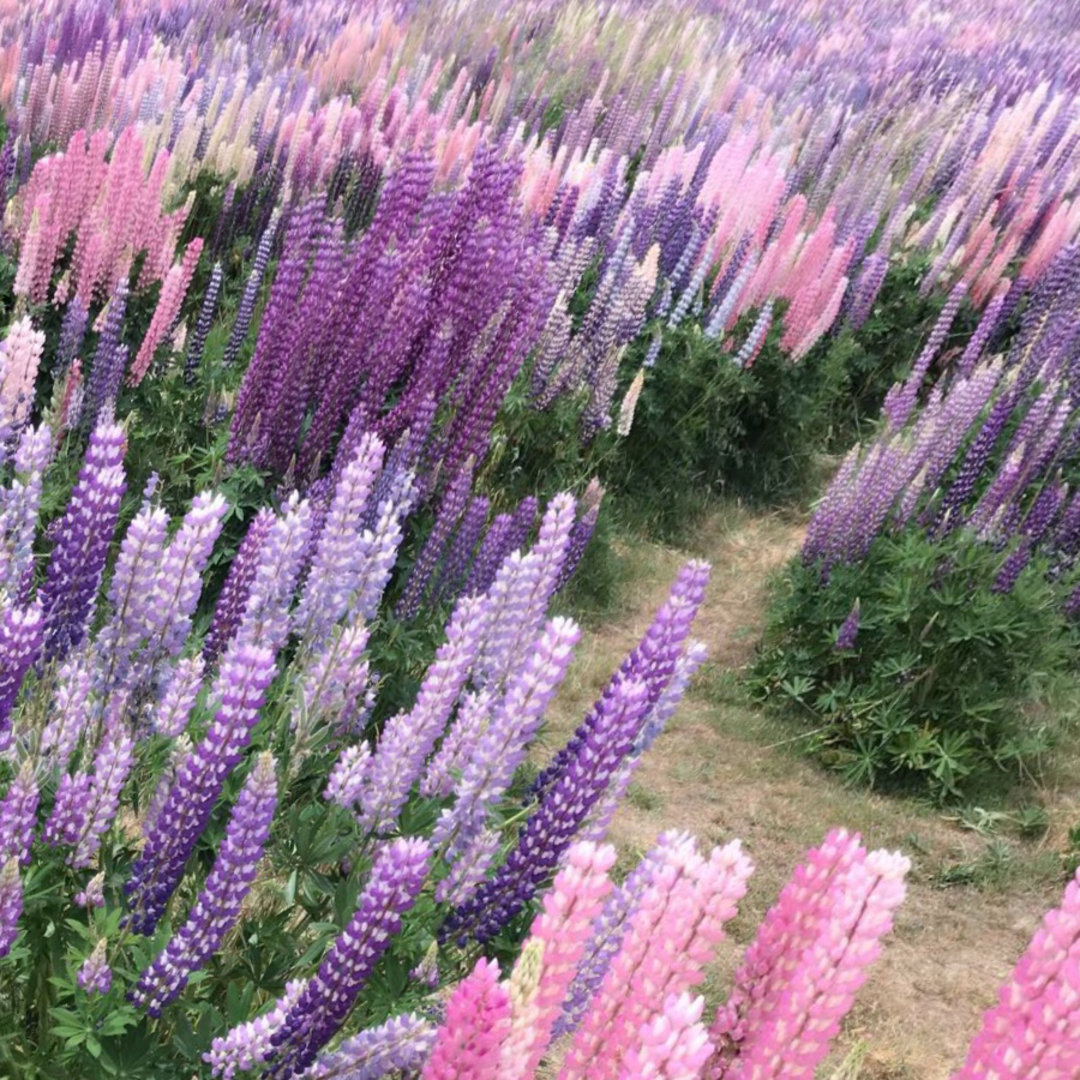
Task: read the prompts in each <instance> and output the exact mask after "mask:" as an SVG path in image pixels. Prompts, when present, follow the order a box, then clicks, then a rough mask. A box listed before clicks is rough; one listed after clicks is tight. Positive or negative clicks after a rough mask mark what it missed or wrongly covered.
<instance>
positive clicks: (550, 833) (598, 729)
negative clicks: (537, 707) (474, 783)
mask: <svg viewBox="0 0 1080 1080" xmlns="http://www.w3.org/2000/svg"><path fill="white" fill-rule="evenodd" d="M648 710H649V684H648V682H646V681H645V680H644V679H641V680H638V679H633V678H627V679H625V680H624V681H622V682H621V683H620V684H619V686H618V689H617V691H616V692H615V694H613V695H612V696H611V697H610V698H608V699H606V700H605V701H604V703H603V708H602V710H601V713H600V718H599V720H598V721H597V723H596V724H594V725H593V727H592V729H591V730H590V732H589V735H588V738H587V739H586V740H585V741H584V742H583V743H582V744H580V745H579V746H578V748H577V750H576V752H575V753H574V755H573V756H572V757H571V758H570V759H569V760H568V761H567V762H566V763H565V766H564V767H563V769H562V770H561V772H560V774H559V777H558V779H557V780H555V782H554V783H553V784H551V786H550V787H548V788H547V789H545V791H544V793H543V795H542V796H541V799H540V805H539V806H538V807H537V809H536V812H535V813H534V814H533V815H532V816H531V817H530V818H529V820H528V821H527V822H526V823H525V826H524V828H523V829H522V830H521V832H520V833H519V835H518V842H517V845H516V846H515V847H514V849H513V850H512V851H511V852H510V855H509V856H508V857H507V860H506V862H505V863H503V865H502V866H501V867H500V868H499V869H498V871H497V872H496V874H495V876H494V877H492V878H489V879H487V880H486V881H484V882H483V883H482V884H481V885H480V887H479V888H478V889H477V890H476V892H475V894H474V895H473V896H472V897H471V898H470V899H469V900H467V901H466V902H465V903H464V904H462V905H461V906H460V907H458V908H457V909H456V910H455V911H454V912H453V913H452V914H451V915H450V916H449V918H448V919H447V920H446V923H445V924H444V925H443V927H442V929H441V931H440V935H441V937H442V938H443V939H444V940H446V939H452V940H455V941H459V942H461V941H465V940H466V939H467V938H469V937H474V938H475V939H476V940H477V941H480V942H486V941H490V940H491V939H492V938H493V937H495V936H496V935H497V934H498V933H499V931H500V930H501V929H502V928H503V927H504V926H506V924H507V923H508V922H510V920H511V919H513V918H514V917H515V916H516V915H518V914H519V913H520V912H521V911H522V910H523V909H524V908H525V905H526V904H528V903H529V901H530V900H532V898H533V896H535V894H536V892H537V890H538V889H539V888H540V887H541V886H542V885H543V883H544V882H545V881H546V880H547V879H548V877H550V875H551V874H552V872H553V871H554V870H555V868H556V867H557V866H558V864H559V861H560V859H561V858H562V856H563V853H564V852H565V851H566V849H567V848H568V847H569V846H570V844H571V843H572V842H573V840H574V837H575V835H576V834H577V832H578V830H579V829H580V828H581V826H582V825H583V824H584V822H585V821H586V819H587V818H588V816H589V812H590V811H591V810H592V808H593V806H594V805H595V804H596V802H597V800H598V799H599V798H600V797H601V796H602V795H603V793H604V790H605V789H606V788H607V786H608V783H609V782H610V781H611V779H612V777H613V776H614V775H615V773H616V771H617V770H618V768H619V765H620V764H621V763H622V761H623V759H624V758H625V757H626V755H627V754H628V753H630V751H631V750H632V749H633V746H634V740H635V738H636V737H637V734H638V731H639V729H640V727H641V722H642V720H643V719H644V717H645V714H646V713H647V712H648Z"/></svg>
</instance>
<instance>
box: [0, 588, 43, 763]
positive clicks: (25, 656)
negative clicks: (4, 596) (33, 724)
mask: <svg viewBox="0 0 1080 1080" xmlns="http://www.w3.org/2000/svg"><path fill="white" fill-rule="evenodd" d="M44 641H45V619H44V616H43V614H42V611H41V604H40V603H38V601H37V600H35V601H34V602H33V603H31V604H29V605H28V606H26V607H15V606H10V607H6V608H5V609H4V613H3V615H2V616H0V753H2V752H3V751H5V750H7V749H8V748H9V747H10V746H11V738H12V737H11V710H12V708H13V707H14V705H15V699H16V698H17V697H18V696H19V690H20V688H21V687H22V683H23V678H24V677H25V676H26V673H27V672H28V671H29V670H30V668H31V667H32V666H33V664H34V663H35V661H36V660H37V658H38V656H39V655H40V653H41V648H42V645H43V644H44Z"/></svg>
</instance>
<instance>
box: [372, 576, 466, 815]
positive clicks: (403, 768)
mask: <svg viewBox="0 0 1080 1080" xmlns="http://www.w3.org/2000/svg"><path fill="white" fill-rule="evenodd" d="M486 625H487V605H486V603H485V602H484V600H483V599H481V598H480V597H465V598H463V599H461V600H459V601H458V603H457V606H456V607H455V608H454V613H453V615H452V616H451V618H450V622H449V624H448V625H447V627H446V641H445V642H444V643H443V644H442V645H440V646H439V648H438V650H437V651H436V653H435V659H434V660H433V661H432V663H431V665H430V667H429V668H428V670H427V672H426V673H425V675H424V680H423V682H422V683H421V684H420V689H419V691H418V692H417V695H416V701H415V703H414V704H413V707H412V708H411V709H410V710H409V711H408V712H407V713H398V714H397V715H396V716H394V717H392V718H391V719H390V720H388V721H387V722H386V725H385V726H384V727H383V731H382V735H381V737H380V738H379V742H378V745H377V746H376V747H375V752H374V754H373V755H372V760H371V766H370V768H369V769H368V771H367V775H366V778H365V779H366V783H367V790H366V791H365V792H364V794H363V796H362V797H361V799H360V804H361V809H360V813H359V821H360V824H361V826H362V827H363V828H365V829H369V830H373V831H379V830H383V829H388V828H390V826H392V825H393V823H394V822H395V821H396V820H397V816H398V814H399V813H400V812H401V808H402V807H403V806H404V805H405V802H406V801H407V800H408V797H409V792H410V791H411V790H412V786H413V784H415V783H416V782H417V780H419V779H420V775H421V773H422V771H423V768H424V761H425V760H426V759H427V757H428V755H429V754H430V753H431V751H432V749H433V747H434V746H435V743H436V742H437V741H438V739H439V736H441V735H442V733H443V731H444V730H445V729H446V723H447V721H448V720H449V718H450V714H451V712H452V711H453V709H454V706H455V705H456V704H457V701H458V698H459V696H460V695H461V691H462V688H463V687H464V685H465V681H466V680H467V679H468V677H469V673H470V672H471V670H472V666H473V662H474V661H475V659H476V656H477V653H478V651H479V648H480V643H481V641H482V639H483V635H484V633H485V628H486Z"/></svg>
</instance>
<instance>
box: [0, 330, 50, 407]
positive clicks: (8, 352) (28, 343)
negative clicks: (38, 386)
mask: <svg viewBox="0 0 1080 1080" xmlns="http://www.w3.org/2000/svg"><path fill="white" fill-rule="evenodd" d="M44 348H45V334H44V332H43V331H41V330H35V329H34V326H33V323H31V322H30V319H29V318H27V317H25V316H24V317H23V318H21V319H16V320H15V322H13V323H12V324H11V326H10V327H8V332H7V337H6V338H4V340H3V342H0V353H2V354H3V364H2V366H3V372H2V380H0V408H2V409H3V416H4V419H5V420H6V421H11V422H14V423H16V424H18V423H21V422H22V421H23V420H25V419H26V418H27V417H28V416H29V415H30V408H31V406H32V405H33V403H34V380H35V379H36V378H37V371H38V365H39V364H40V363H41V354H42V351H43V350H44Z"/></svg>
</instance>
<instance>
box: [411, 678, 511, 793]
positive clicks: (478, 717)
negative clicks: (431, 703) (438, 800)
mask: <svg viewBox="0 0 1080 1080" xmlns="http://www.w3.org/2000/svg"><path fill="white" fill-rule="evenodd" d="M497 702H498V698H497V696H496V695H495V694H494V693H492V691H490V690H476V691H473V690H469V691H466V692H465V694H464V695H462V699H461V704H460V705H459V706H458V709H457V713H456V714H455V716H454V721H453V723H452V724H451V725H450V728H449V730H448V731H447V732H446V735H445V736H443V741H442V742H441V743H440V745H439V749H438V750H437V751H436V752H435V753H434V754H433V755H432V757H431V760H430V761H429V762H428V764H427V768H426V769H425V770H424V775H423V777H422V779H421V780H420V793H421V794H422V795H424V796H426V797H427V798H429V799H430V798H435V797H443V798H445V797H446V796H448V795H450V793H451V792H452V791H453V790H454V784H455V774H457V773H459V772H461V770H463V769H464V768H465V764H466V762H467V761H468V760H469V758H470V757H471V756H472V754H473V751H474V748H475V747H476V746H477V744H478V742H479V740H480V739H481V738H483V736H484V732H486V731H487V729H488V725H489V724H490V723H491V715H492V713H493V712H494V710H495V705H496V703H497Z"/></svg>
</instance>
